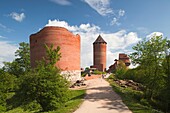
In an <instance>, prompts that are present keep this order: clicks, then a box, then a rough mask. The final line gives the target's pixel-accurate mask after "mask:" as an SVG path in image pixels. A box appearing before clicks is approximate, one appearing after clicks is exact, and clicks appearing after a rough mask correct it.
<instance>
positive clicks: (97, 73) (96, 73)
mask: <svg viewBox="0 0 170 113" xmlns="http://www.w3.org/2000/svg"><path fill="white" fill-rule="evenodd" d="M93 74H95V75H101V74H105V72H102V71H98V70H94V71H93Z"/></svg>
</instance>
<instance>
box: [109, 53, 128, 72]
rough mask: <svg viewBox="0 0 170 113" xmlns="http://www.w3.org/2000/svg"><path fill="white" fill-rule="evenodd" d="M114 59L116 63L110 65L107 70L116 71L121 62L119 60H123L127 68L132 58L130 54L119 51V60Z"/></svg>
mask: <svg viewBox="0 0 170 113" xmlns="http://www.w3.org/2000/svg"><path fill="white" fill-rule="evenodd" d="M114 61H115V63H114V64H112V65H111V66H109V69H108V70H107V72H114V71H115V70H116V68H117V65H118V64H119V61H123V62H124V63H125V65H126V67H127V68H128V66H129V65H130V59H129V57H128V55H127V54H124V53H119V60H117V59H115V60H114Z"/></svg>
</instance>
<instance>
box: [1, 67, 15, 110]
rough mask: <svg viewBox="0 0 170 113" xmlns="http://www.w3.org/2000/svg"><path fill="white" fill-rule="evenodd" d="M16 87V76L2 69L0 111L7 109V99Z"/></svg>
mask: <svg viewBox="0 0 170 113" xmlns="http://www.w3.org/2000/svg"><path fill="white" fill-rule="evenodd" d="M14 87H15V76H13V75H11V74H9V73H7V72H4V71H3V70H0V111H5V110H6V100H7V99H8V96H9V95H10V92H12V91H13V90H14Z"/></svg>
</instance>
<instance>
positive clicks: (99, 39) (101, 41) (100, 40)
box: [93, 35, 107, 44]
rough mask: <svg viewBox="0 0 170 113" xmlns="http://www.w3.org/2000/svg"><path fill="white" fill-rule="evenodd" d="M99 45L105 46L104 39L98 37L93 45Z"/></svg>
mask: <svg viewBox="0 0 170 113" xmlns="http://www.w3.org/2000/svg"><path fill="white" fill-rule="evenodd" d="M100 43H105V44H107V43H106V41H104V39H103V38H102V37H101V36H100V35H99V36H98V37H97V39H96V40H95V41H94V43H93V44H100Z"/></svg>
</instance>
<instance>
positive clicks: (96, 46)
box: [93, 35, 107, 71]
mask: <svg viewBox="0 0 170 113" xmlns="http://www.w3.org/2000/svg"><path fill="white" fill-rule="evenodd" d="M106 45H107V43H106V42H105V41H104V40H103V38H102V37H101V36H100V35H99V36H98V37H97V39H96V40H95V42H94V43H93V67H96V68H97V69H98V70H99V71H106Z"/></svg>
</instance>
